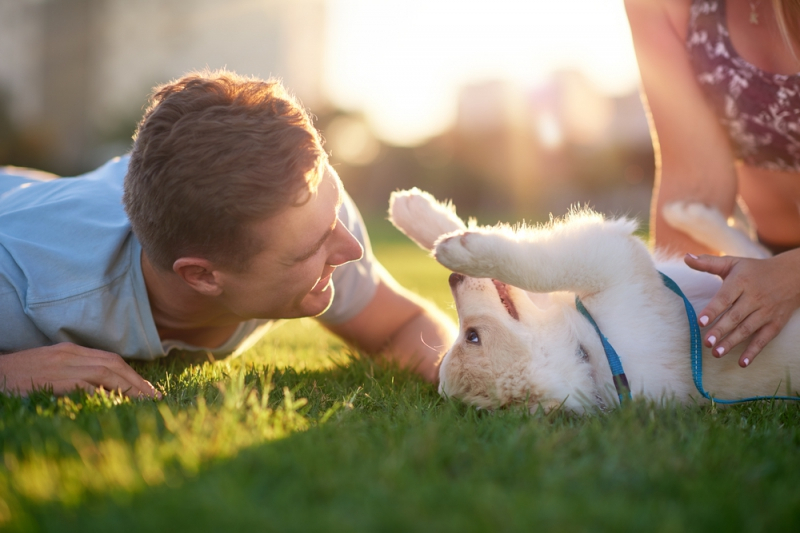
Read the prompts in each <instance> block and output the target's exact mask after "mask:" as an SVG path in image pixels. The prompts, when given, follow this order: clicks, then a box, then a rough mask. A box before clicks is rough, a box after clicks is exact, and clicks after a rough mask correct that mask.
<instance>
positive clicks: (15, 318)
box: [0, 246, 52, 354]
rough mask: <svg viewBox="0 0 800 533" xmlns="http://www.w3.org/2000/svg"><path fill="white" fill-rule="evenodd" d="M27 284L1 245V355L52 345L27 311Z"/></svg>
mask: <svg viewBox="0 0 800 533" xmlns="http://www.w3.org/2000/svg"><path fill="white" fill-rule="evenodd" d="M25 287H26V282H25V280H24V276H23V274H22V272H21V271H20V270H19V267H18V266H17V265H16V263H15V262H14V261H13V259H12V258H11V256H10V255H9V254H8V252H7V251H6V250H5V248H3V247H2V246H0V354H2V353H11V352H18V351H20V350H27V349H29V348H38V347H40V346H48V345H50V344H52V342H50V340H49V339H48V338H47V336H46V335H45V334H44V333H42V332H41V331H40V330H39V328H37V327H36V325H35V324H34V323H33V321H32V320H31V319H30V317H29V316H28V315H27V314H26V313H25V305H24V303H23V302H24V300H23V298H24V291H25Z"/></svg>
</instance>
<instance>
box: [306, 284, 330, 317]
mask: <svg viewBox="0 0 800 533" xmlns="http://www.w3.org/2000/svg"><path fill="white" fill-rule="evenodd" d="M334 292H335V289H334V287H333V283H331V284H330V285H329V286H328V288H327V289H326V290H324V291H322V292H318V293H311V294H309V295H308V296H306V300H307V302H304V303H306V305H304V306H303V307H305V308H306V309H307V310H308V311H309V313H308V315H307V316H313V317H317V316H320V315H321V314H323V313H324V312H325V311H327V310H328V309H330V307H331V304H332V303H333V295H334Z"/></svg>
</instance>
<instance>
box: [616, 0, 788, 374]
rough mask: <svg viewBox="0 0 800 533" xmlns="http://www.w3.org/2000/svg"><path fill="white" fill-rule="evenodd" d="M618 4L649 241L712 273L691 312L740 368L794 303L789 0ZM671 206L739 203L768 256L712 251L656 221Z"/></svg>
mask: <svg viewBox="0 0 800 533" xmlns="http://www.w3.org/2000/svg"><path fill="white" fill-rule="evenodd" d="M626 9H627V12H628V19H629V21H630V26H631V32H632V35H633V41H634V45H635V48H636V56H637V60H638V62H639V69H640V71H641V77H642V84H643V89H644V93H645V96H646V101H647V106H648V108H649V117H650V124H651V132H652V137H653V145H654V147H655V153H656V168H657V169H658V170H657V176H656V187H655V190H654V195H653V204H652V210H651V211H652V217H651V231H653V233H654V240H655V245H656V247H657V248H661V249H666V250H669V251H672V252H680V253H686V254H687V255H686V258H685V260H686V263H687V264H688V265H689V266H691V267H692V268H695V269H697V270H702V271H705V272H711V273H714V274H717V275H720V276H721V277H722V278H724V283H723V285H722V288H721V289H720V290H719V292H718V293H717V295H716V296H715V297H714V299H713V300H712V301H711V302H710V303H709V305H708V306H707V307H706V308H705V309H704V310H702V311H701V312H700V313H698V316H699V317H700V318H699V321H700V324H701V325H702V326H706V325H708V324H712V326H711V327H710V328H709V329H708V330H707V331H706V332H705V333H704V342H705V343H706V345H707V346H710V347H713V352H712V353H714V355H716V356H717V357H721V356H723V355H725V354H726V353H728V352H729V351H730V349H731V348H732V347H733V346H735V345H737V344H739V343H741V342H746V343H747V347H746V349H745V350H744V352H743V353H742V355H741V357H740V359H739V365H740V366H742V367H746V366H747V365H749V364H750V363H751V362H752V361H753V359H754V358H755V357H756V355H758V353H759V352H760V351H761V349H762V348H763V347H764V346H765V345H766V344H767V343H768V342H769V341H770V340H772V339H773V338H774V337H775V336H776V335H777V334H778V332H779V331H780V330H781V329H782V328H783V326H784V325H786V322H787V321H788V320H789V317H790V316H791V315H792V313H793V312H794V311H795V310H796V309H798V307H800V249H798V246H800V208H799V206H800V75H799V74H797V73H798V72H800V60H799V59H798V56H800V45H799V44H798V43H800V0H727V1H726V0H626ZM682 200H683V201H699V202H702V203H704V204H706V205H709V206H713V207H716V208H717V209H719V210H720V211H721V212H722V213H723V214H725V215H728V216H730V215H732V214H733V211H734V207H735V206H736V203H737V201H739V202H740V204H743V205H742V207H743V208H745V210H746V212H748V213H749V215H750V217H751V219H752V221H753V222H754V224H755V225H756V227H757V232H758V237H759V239H760V240H761V241H762V243H763V244H765V245H766V246H767V247H769V248H771V249H772V250H773V251H774V252H775V253H777V254H779V255H776V256H775V257H773V258H771V259H764V260H754V259H742V258H735V257H717V256H716V255H713V254H716V253H717V251H716V250H709V249H707V248H704V247H703V246H701V245H700V244H698V243H697V242H695V241H693V240H691V239H690V238H689V237H688V236H687V235H686V234H684V233H681V232H679V231H676V230H674V229H672V228H670V227H669V226H668V225H667V224H666V223H665V221H664V218H663V216H662V207H663V206H664V205H666V204H669V203H671V202H676V201H682ZM781 252H782V253H781ZM700 254H709V255H700ZM698 255H699V257H698ZM717 319H718V321H717V322H716V323H714V321H715V320H717Z"/></svg>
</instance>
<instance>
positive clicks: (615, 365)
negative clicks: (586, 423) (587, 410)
mask: <svg viewBox="0 0 800 533" xmlns="http://www.w3.org/2000/svg"><path fill="white" fill-rule="evenodd" d="M575 307H576V308H577V309H578V311H580V312H581V314H582V315H583V316H585V317H586V319H587V320H588V321H589V323H590V324H591V325H592V326H594V330H595V331H596V332H597V334H598V335H599V336H600V342H602V343H603V351H604V352H606V359H608V366H609V367H611V376H612V377H613V379H614V387H615V388H616V389H617V396H619V403H622V401H623V400H630V399H631V387H630V385H628V378H627V376H625V371H624V370H622V361H620V360H619V355H617V352H616V350H614V347H613V346H611V343H610V342H608V339H607V338H606V336H605V335H603V332H601V331H600V328H599V327H597V322H595V321H594V319H593V318H592V315H590V314H589V311H587V310H586V308H585V307H584V306H583V302H581V299H580V298H578V297H577V296H576V297H575Z"/></svg>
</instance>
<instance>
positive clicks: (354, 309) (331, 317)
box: [317, 192, 380, 326]
mask: <svg viewBox="0 0 800 533" xmlns="http://www.w3.org/2000/svg"><path fill="white" fill-rule="evenodd" d="M339 220H340V223H341V224H344V225H345V227H347V229H348V230H349V231H350V233H352V234H353V236H354V237H355V238H356V239H357V240H358V242H360V243H361V246H362V247H363V248H364V256H363V257H362V258H361V259H359V260H358V261H353V262H351V263H347V264H345V265H342V266H340V267H338V268H337V269H336V270H335V271H334V273H333V278H332V279H333V289H334V293H333V302H332V303H331V306H330V307H329V308H328V310H327V311H325V312H324V313H323V314H321V315H320V316H319V317H317V319H318V320H319V321H320V322H323V323H325V324H328V325H331V326H333V325H337V324H342V323H344V322H347V321H348V320H350V319H351V318H353V317H355V316H356V315H357V314H358V313H360V312H361V311H362V310H363V309H364V308H365V307H366V306H367V304H368V303H369V302H370V301H371V300H372V298H373V296H375V291H376V289H377V287H378V283H379V282H380V265H379V263H378V260H377V259H375V256H374V255H373V253H372V246H371V244H370V242H369V235H368V234H367V228H366V226H365V225H364V220H363V219H362V218H361V213H359V211H358V208H357V207H356V204H355V203H354V202H353V200H352V199H351V198H350V196H349V195H348V194H347V192H345V193H344V201H343V202H342V207H341V208H339Z"/></svg>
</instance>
